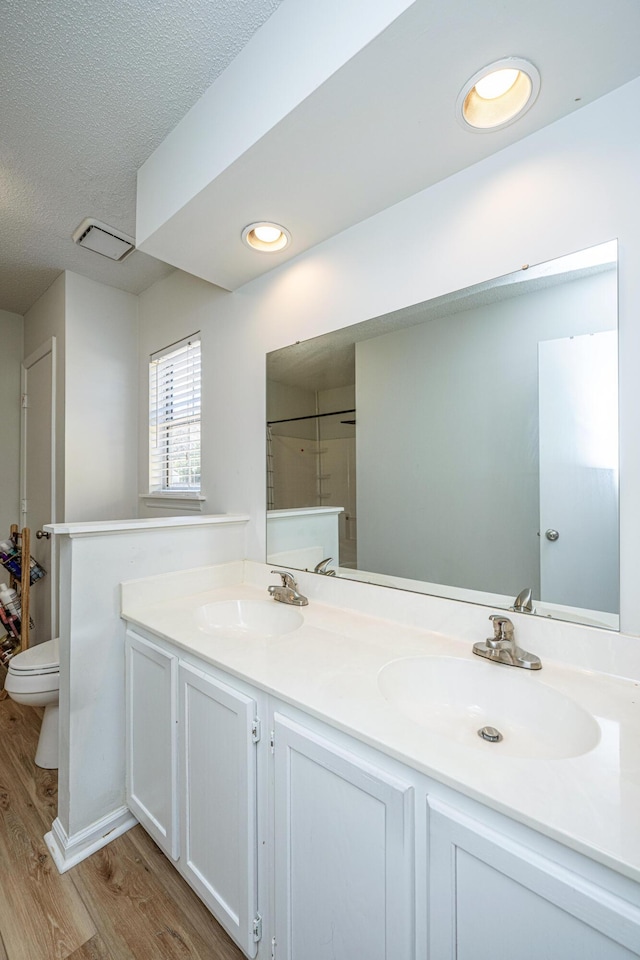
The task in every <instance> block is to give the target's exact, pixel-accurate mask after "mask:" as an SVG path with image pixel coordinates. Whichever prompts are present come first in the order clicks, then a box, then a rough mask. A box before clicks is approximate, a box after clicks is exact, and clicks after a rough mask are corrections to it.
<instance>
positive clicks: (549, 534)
mask: <svg viewBox="0 0 640 960" xmlns="http://www.w3.org/2000/svg"><path fill="white" fill-rule="evenodd" d="M545 537H546V538H547V540H551V542H552V543H555V542H556V540H559V539H560V534H559V533H558V531H557V530H553V529H552V528H551V527H549V529H548V530H547V531H546V533H545Z"/></svg>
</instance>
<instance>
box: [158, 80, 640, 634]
mask: <svg viewBox="0 0 640 960" xmlns="http://www.w3.org/2000/svg"><path fill="white" fill-rule="evenodd" d="M639 97H640V81H638V80H636V81H634V82H633V83H630V84H627V85H626V86H625V87H622V88H621V89H620V90H618V91H615V92H614V93H612V94H610V95H608V96H607V97H603V98H602V99H601V100H599V101H597V102H595V103H593V104H591V105H589V106H586V107H584V108H583V109H581V110H579V111H577V112H576V113H574V114H572V115H571V116H569V117H566V118H564V119H563V120H560V121H558V122H557V123H555V124H552V125H551V126H549V127H547V128H545V129H544V130H541V131H539V132H538V133H536V134H533V135H532V136H530V137H527V138H525V139H524V140H521V141H520V142H518V143H516V144H514V145H512V146H510V147H508V148H507V149H505V150H503V151H502V152H500V153H498V154H497V155H495V156H492V157H489V158H488V159H486V160H484V161H482V162H481V163H478V164H476V165H474V166H472V167H470V168H468V169H467V170H463V171H461V172H460V173H458V174H456V175H455V176H453V177H450V178H449V179H447V180H445V181H443V182H441V183H439V184H436V185H435V186H434V187H431V188H430V189H428V190H425V191H424V192H422V193H420V194H418V195H416V196H415V197H411V198H410V199H408V200H406V201H404V202H403V203H400V204H397V205H396V206H394V207H392V208H390V209H388V210H386V211H384V212H383V213H381V214H379V215H377V216H375V217H373V218H371V219H370V220H367V221H365V222H363V223H360V224H358V225H357V226H355V227H353V228H351V229H350V230H347V231H345V232H344V233H342V234H340V235H339V236H337V237H335V238H333V239H331V240H329V241H327V242H325V243H323V244H321V245H320V246H318V247H317V248H315V249H314V250H311V251H309V252H308V253H306V254H303V255H301V256H300V257H298V258H297V259H296V260H295V261H293V262H292V263H290V264H288V265H286V266H283V267H282V268H279V269H278V270H275V271H274V272H273V273H271V274H269V275H267V276H266V277H263V278H261V279H259V280H256V281H254V282H253V283H250V284H247V285H246V286H245V287H243V288H242V289H240V290H239V291H237V292H236V293H234V294H228V293H225V292H224V291H221V290H219V289H217V288H211V287H207V284H206V283H203V282H202V281H199V280H194V279H193V278H189V277H186V276H185V275H182V274H179V273H174V274H172V275H171V276H170V277H168V278H167V279H166V280H164V281H161V282H160V283H158V284H156V285H155V286H154V287H152V288H151V289H150V290H149V291H147V292H146V293H145V294H143V295H142V296H141V297H140V323H141V344H144V345H145V347H146V346H147V345H148V344H149V343H150V342H151V341H153V340H154V336H153V333H154V331H155V330H161V331H162V339H163V340H164V341H165V342H170V341H171V340H175V339H177V338H178V337H180V336H182V335H184V334H186V333H189V332H191V331H192V330H194V329H201V330H202V347H203V376H204V381H205V384H206V401H205V409H206V411H207V415H206V419H204V418H203V441H204V450H203V470H202V472H203V486H204V488H205V491H206V493H207V495H208V496H209V497H210V498H211V505H210V506H209V505H208V509H209V510H216V511H229V512H242V511H243V510H247V511H250V512H251V517H252V522H251V528H250V535H249V538H248V554H247V555H248V557H249V558H253V559H262V558H263V557H264V556H265V493H264V490H265V462H264V461H265V458H264V422H265V353H266V352H267V351H269V350H274V349H277V348H279V347H282V346H285V345H286V344H289V343H291V342H294V341H295V340H301V339H306V338H307V337H312V336H317V335H318V334H321V333H326V332H327V331H329V330H333V329H338V328H340V327H343V326H347V325H349V324H352V323H357V322H359V321H362V320H366V319H367V318H369V317H371V316H377V315H380V314H384V313H387V312H389V311H391V310H397V309H400V308H402V307H405V306H408V305H409V304H412V303H417V302H420V301H422V300H427V299H430V298H432V297H435V296H439V295H442V294H445V293H448V292H451V291H454V290H457V289H460V288H462V287H467V286H470V285H472V284H475V283H479V282H481V281H484V280H486V279H488V278H490V277H496V276H501V275H503V274H506V273H510V272H512V271H513V270H514V269H517V268H518V267H520V266H521V265H522V264H524V263H539V262H542V261H544V260H549V259H552V258H554V257H557V256H561V255H563V254H566V253H569V252H572V251H574V250H578V249H582V248H584V247H588V246H591V245H594V244H596V243H601V242H603V241H605V240H610V239H613V238H615V237H618V238H619V241H620V248H619V249H620V286H619V292H620V300H619V308H620V357H621V360H620V385H621V401H622V402H621V424H620V432H621V527H622V529H621V561H622V562H621V568H622V572H621V623H622V628H623V629H624V630H626V631H627V632H637V633H640V595H639V594H638V591H637V588H636V583H637V574H638V570H639V569H640V496H639V495H638V491H639V490H640V433H639V431H638V430H637V409H638V403H637V386H636V384H637V367H638V363H639V361H640V324H638V322H637V317H638V315H639V314H640V274H639V273H638V270H637V268H636V265H637V263H638V262H639V261H640V234H639V232H638V224H637V211H638V208H639V206H640V196H639V189H640V188H639V181H638V176H637V171H638V169H639V168H640V139H639V137H638V129H637V124H634V123H632V122H631V121H630V118H631V117H633V116H635V112H636V105H637V101H638V98H639ZM158 339H160V338H159V337H158ZM143 383H144V381H143ZM142 393H143V394H144V404H145V407H144V409H146V402H147V401H146V389H145V388H144V387H143V389H142ZM142 409H143V408H142V407H141V412H142ZM140 422H141V424H144V423H145V420H144V417H143V416H141V419H140ZM146 442H147V441H146V427H142V428H141V432H140V448H141V457H142V462H143V463H146V452H145V451H146ZM143 469H146V466H145V467H143Z"/></svg>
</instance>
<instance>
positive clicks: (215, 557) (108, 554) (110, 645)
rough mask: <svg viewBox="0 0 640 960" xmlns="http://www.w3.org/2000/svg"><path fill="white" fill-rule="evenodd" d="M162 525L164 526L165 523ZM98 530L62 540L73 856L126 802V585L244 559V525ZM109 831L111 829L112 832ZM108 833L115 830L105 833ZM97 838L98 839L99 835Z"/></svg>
mask: <svg viewBox="0 0 640 960" xmlns="http://www.w3.org/2000/svg"><path fill="white" fill-rule="evenodd" d="M161 522H162V521H161ZM150 524H151V525H150V526H148V527H146V528H141V529H127V528H126V524H125V525H124V527H123V528H122V529H120V530H117V529H114V528H115V527H117V525H116V524H113V525H111V528H108V529H102V530H100V529H98V530H96V529H94V532H87V533H77V534H76V533H73V532H72V533H71V534H64V533H62V534H59V535H57V538H58V539H59V540H60V556H61V567H60V616H61V623H60V766H59V784H58V788H59V790H58V819H59V821H60V823H61V826H62V829H63V834H64V846H65V847H66V846H67V844H68V845H69V850H65V851H64V855H65V856H67V855H69V856H72V855H73V852H74V847H75V846H76V845H78V846H79V847H80V848H82V847H83V843H84V842H85V841H86V838H84V840H83V837H82V834H83V831H86V830H88V831H89V832H91V831H90V828H91V826H92V825H93V824H95V823H96V821H100V820H101V819H102V818H103V817H109V816H112V815H114V813H117V812H118V811H120V810H121V809H122V807H123V805H124V802H125V796H124V789H125V756H124V634H125V627H124V621H123V620H121V619H120V588H119V584H120V583H121V582H122V581H123V580H132V579H135V578H138V577H147V576H150V575H153V574H155V573H166V572H169V571H175V570H184V569H189V568H191V567H198V566H208V565H209V564H213V563H223V562H225V561H227V560H241V559H242V557H243V554H244V552H245V551H244V536H245V533H244V530H245V524H244V522H243V521H242V519H240V520H239V521H238V522H229V523H218V524H216V523H210V522H207V521H204V523H203V525H195V526H179V525H172V524H171V521H170V520H169V521H168V525H167V526H164V527H158V526H153V521H150ZM107 829H109V828H107ZM104 832H106V829H105V831H104ZM91 839H92V840H95V839H97V838H96V837H95V836H92V837H91Z"/></svg>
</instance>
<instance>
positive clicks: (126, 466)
mask: <svg viewBox="0 0 640 960" xmlns="http://www.w3.org/2000/svg"><path fill="white" fill-rule="evenodd" d="M137 368H138V298H137V297H135V296H134V295H133V294H130V293H124V292H123V291H122V290H116V289H115V288H114V287H109V286H106V285H105V284H103V283H97V282H96V281H95V280H88V279H87V278H86V277H81V276H79V275H78V274H76V273H67V275H66V378H65V379H66V388H65V389H66V418H65V462H66V465H67V470H66V482H65V508H64V514H63V516H64V519H65V520H66V521H68V522H75V521H79V520H121V519H126V518H128V517H129V518H130V517H135V516H137V512H138V504H137V495H136V494H137V453H138V450H137V444H138V422H137V413H138V404H137V398H138V381H137V375H138V370H137Z"/></svg>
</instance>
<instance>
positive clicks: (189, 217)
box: [138, 0, 640, 290]
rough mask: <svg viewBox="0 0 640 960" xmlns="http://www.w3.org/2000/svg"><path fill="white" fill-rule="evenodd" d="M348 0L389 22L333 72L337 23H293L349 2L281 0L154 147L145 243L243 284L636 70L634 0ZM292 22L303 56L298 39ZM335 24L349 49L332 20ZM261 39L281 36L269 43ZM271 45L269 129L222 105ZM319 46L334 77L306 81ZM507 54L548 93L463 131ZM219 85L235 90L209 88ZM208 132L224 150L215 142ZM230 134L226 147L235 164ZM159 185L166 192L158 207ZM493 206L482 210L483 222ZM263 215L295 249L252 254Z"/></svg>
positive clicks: (189, 267) (142, 203)
mask: <svg viewBox="0 0 640 960" xmlns="http://www.w3.org/2000/svg"><path fill="white" fill-rule="evenodd" d="M345 2H346V3H347V5H348V8H349V10H350V11H351V10H353V9H357V10H359V11H360V17H361V18H362V19H363V20H367V19H370V20H372V22H373V18H374V15H375V14H376V13H377V12H379V9H378V8H381V7H384V8H388V9H389V10H390V12H391V15H390V17H389V23H390V25H389V26H387V27H386V28H385V27H384V26H383V27H381V28H379V33H378V34H377V35H375V33H374V34H373V36H372V39H371V40H370V41H369V42H366V43H365V44H364V45H363V46H362V48H361V49H359V50H357V51H356V52H355V53H354V54H353V55H352V56H351V57H350V59H348V60H346V61H345V62H344V63H343V64H342V65H340V64H338V66H337V68H336V66H335V65H334V57H333V49H332V48H331V44H330V43H329V42H328V40H327V36H326V33H327V30H326V29H325V30H323V31H317V32H316V33H315V34H314V33H313V32H312V31H311V30H308V31H307V32H303V31H302V30H301V29H300V25H299V24H298V20H299V7H300V4H302V5H303V7H304V9H305V10H307V11H309V19H310V21H311V22H314V18H315V17H316V14H317V11H318V9H320V10H323V9H324V10H325V11H326V14H325V15H326V23H328V24H329V25H330V26H331V25H334V24H335V23H336V22H340V23H342V21H341V17H342V12H343V11H341V3H339V2H338V0H285V3H283V4H282V6H281V7H280V8H279V9H278V11H277V13H276V14H275V15H274V16H273V17H272V18H271V19H270V20H269V21H268V23H266V24H265V26H264V27H263V29H262V30H260V31H258V32H257V33H256V34H255V35H254V37H253V38H252V40H251V42H250V43H249V44H248V45H247V47H245V49H244V50H243V51H242V52H241V53H240V54H239V56H238V57H237V58H236V60H235V62H234V64H233V66H232V68H231V70H230V71H227V72H226V73H225V74H224V75H223V76H222V77H220V78H219V80H218V81H217V82H216V83H215V84H214V85H213V88H212V91H209V92H208V94H207V96H206V98H203V100H202V101H200V102H199V104H198V106H197V107H196V108H195V109H194V111H192V112H191V114H190V116H189V117H187V118H185V120H184V121H183V122H182V123H181V124H179V125H178V127H177V128H176V129H175V130H174V131H173V132H172V134H171V135H170V136H169V137H168V138H167V140H166V141H165V142H164V143H163V144H162V145H161V146H160V147H159V148H158V149H157V150H156V151H155V153H154V154H153V155H152V157H151V158H150V160H149V161H147V163H146V164H145V166H143V167H142V169H141V171H140V174H139V201H138V211H139V234H138V241H139V243H141V247H142V249H144V250H146V251H148V252H149V253H152V254H153V255H155V256H158V257H161V258H162V259H164V260H166V261H167V262H170V263H173V264H175V265H176V266H178V267H181V268H182V269H184V270H186V271H188V272H190V273H194V274H196V275H197V276H199V277H202V278H204V279H206V280H209V281H211V282H213V283H216V284H218V285H220V286H222V287H225V288H227V289H229V290H234V289H236V288H237V287H239V286H242V285H243V284H245V283H247V282H248V281H250V280H252V279H254V278H255V277H257V276H260V275H261V274H262V273H265V272H266V271H268V270H270V269H273V267H275V266H278V265H280V264H282V263H284V262H286V261H287V260H288V259H291V258H292V257H295V256H296V255H297V254H299V253H300V252H302V251H304V250H306V249H308V248H309V247H312V246H314V245H315V244H317V243H319V242H320V241H322V240H323V239H326V238H327V237H330V236H332V235H334V234H336V233H338V232H340V231H341V230H344V229H346V228H348V227H349V226H351V225H353V224H354V223H358V222H360V221H362V220H365V219H367V218H368V217H370V216H372V215H373V214H375V213H377V212H379V211H380V210H382V209H384V208H386V207H388V206H391V205H392V204H395V203H397V202H399V201H401V200H403V199H405V198H407V197H409V196H411V195H412V194H414V193H416V192H418V191H419V190H422V189H424V188H426V187H428V186H431V185H432V184H435V183H437V182H438V181H440V180H443V179H445V178H446V177H449V176H451V175H452V174H453V173H455V172H457V171H459V170H461V169H463V168H465V167H468V166H471V165H472V164H474V163H477V162H479V161H481V160H483V159H484V158H486V157H488V156H489V155H490V154H492V153H495V152H497V151H499V150H501V149H502V148H504V147H506V146H508V145H509V144H511V143H513V142H515V141H517V140H520V139H522V138H523V137H526V136H527V135H528V134H530V133H533V132H534V131H536V130H538V129H540V128H542V127H544V126H546V125H548V124H551V123H553V122H554V121H555V120H558V119H560V118H561V117H563V116H565V115H566V114H568V113H571V112H573V111H575V110H578V109H580V108H581V107H582V106H585V105H586V104H588V103H589V102H591V101H593V100H595V99H597V98H599V97H601V96H603V95H605V94H606V93H609V92H611V91H612V90H613V89H615V88H616V87H619V86H621V85H622V84H624V83H626V82H628V81H630V80H632V79H634V78H635V77H636V76H637V75H638V74H639V73H640V60H639V58H638V52H637V51H638V38H639V37H640V3H638V2H637V0H610V2H608V3H607V4H603V3H602V0H562V2H561V3H558V2H557V0H537V2H536V3H534V4H531V3H528V2H524V0H511V2H510V3H508V4H506V3H505V2H504V0H477V2H475V3H469V0H448V2H447V3H440V2H435V0H415V2H413V3H409V4H407V3H404V4H403V3H402V2H401V0H395V2H394V0H379V3H378V4H375V5H374V4H367V3H365V2H363V0H342V4H344V3H345ZM404 8H406V9H404ZM312 14H313V16H312ZM296 18H297V19H296ZM394 18H395V19H394ZM292 24H294V25H297V26H298V32H299V34H300V46H301V47H303V48H304V51H305V53H306V59H305V58H302V57H301V55H300V50H299V49H297V48H296V47H295V46H294V45H291V44H290V43H289V38H290V35H291V32H292ZM276 27H277V28H278V29H280V31H281V36H282V38H283V42H282V44H281V45H280V47H278V46H277V39H278V37H277V34H276ZM354 33H355V29H354ZM336 34H337V35H340V40H341V44H342V46H343V47H344V37H343V36H342V34H341V33H340V30H338V29H337V28H336ZM265 37H268V38H269V44H270V45H269V46H267V47H266V49H263V48H262V47H261V39H262V38H265ZM314 43H315V45H314ZM269 49H271V50H274V49H277V52H278V56H276V57H274V58H273V59H272V61H271V62H270V64H269V78H268V82H269V84H271V85H272V86H273V84H274V77H275V78H277V80H278V81H279V82H280V84H281V87H282V88H283V89H285V88H286V90H287V94H288V97H289V100H290V101H292V103H291V106H290V107H289V108H288V110H287V112H286V113H285V112H283V113H282V115H281V117H280V118H278V119H277V120H276V121H275V122H274V123H273V124H272V126H271V128H270V129H267V130H266V131H265V130H264V129H262V127H261V125H260V120H261V117H260V115H259V114H258V115H255V114H254V112H252V111H251V110H250V109H247V110H238V111H236V113H235V114H234V115H233V116H230V117H228V118H225V110H224V104H225V103H227V102H228V100H229V99H230V98H231V99H235V100H236V101H237V102H238V103H242V102H245V101H246V100H247V96H248V94H247V91H248V90H249V91H250V90H251V86H250V85H251V84H254V87H255V89H256V90H258V87H259V83H260V80H259V77H256V71H257V65H258V66H259V64H260V63H261V62H263V61H264V59H265V56H266V55H267V54H268V52H269ZM258 52H259V53H261V54H262V56H260V57H258V56H256V53H258ZM323 54H324V56H325V61H326V63H327V65H328V66H327V69H326V71H325V73H324V75H322V71H321V70H317V71H316V73H317V75H318V76H320V77H321V79H320V82H319V83H318V84H317V85H316V87H315V89H312V90H309V84H308V83H307V71H305V69H304V66H305V63H306V62H307V61H308V60H313V61H314V63H315V62H316V61H318V60H320V59H321V57H322V55H323ZM505 56H519V57H525V58H527V59H529V60H531V61H532V62H533V63H534V64H535V65H536V66H537V68H538V69H539V71H540V74H541V80H542V83H541V89H540V94H539V97H538V100H537V102H536V103H535V105H534V106H533V108H532V109H531V110H530V111H529V112H528V113H527V114H526V116H524V117H523V118H522V119H521V120H519V121H518V122H516V123H514V124H513V125H512V126H509V127H507V128H505V129H502V130H499V131H496V132H493V133H472V132H469V131H467V130H464V129H463V128H462V126H461V125H460V124H459V123H458V122H457V121H456V118H455V103H456V98H457V96H458V93H459V91H460V89H461V88H462V86H463V84H464V83H465V81H466V80H467V79H468V78H469V77H470V76H471V75H473V74H474V73H475V72H476V71H477V70H478V69H480V68H481V67H483V66H485V65H486V64H488V63H491V62H492V61H494V60H497V59H499V58H502V57H505ZM254 78H255V79H254ZM218 86H220V87H221V88H223V89H224V94H225V97H224V98H223V97H218V98H217V99H216V97H215V96H213V95H212V92H213V91H215V90H216V87H218ZM295 93H298V97H297V99H294V94H295ZM259 96H260V94H259V93H256V98H258V99H259ZM227 113H229V111H228V110H227ZM629 122H630V123H633V122H634V118H632V117H630V118H629ZM212 130H214V131H215V139H216V149H215V150H212V149H206V148H205V145H207V144H210V142H211V139H212V137H211V131H212ZM220 144H224V145H225V146H226V147H227V148H228V149H227V157H226V159H225V163H224V165H221V164H220V163H219V157H220V155H221V154H222V153H223V152H224V151H223V150H222V149H220V147H219V145H220ZM232 145H234V146H236V152H235V154H234V155H231V153H232V151H231V146H232ZM603 149H606V144H603ZM207 164H208V167H207ZM207 170H208V171H209V173H210V176H209V177H208V178H204V176H203V173H204V172H205V171H207ZM194 172H195V173H194ZM160 184H163V185H165V187H166V190H167V196H165V197H163V203H162V204H157V203H154V202H153V198H154V196H157V194H158V189H159V185H160ZM188 184H192V189H191V192H190V193H189V192H188V191H187V190H186V185H188ZM160 207H162V209H163V211H165V213H164V214H163V216H159V215H158V211H159V208H160ZM490 213H491V212H490V211H489V210H487V211H484V215H485V216H486V217H487V228H488V229H490ZM258 220H273V221H275V222H276V223H282V224H284V225H285V226H286V227H287V228H288V229H289V230H290V231H291V235H292V243H291V244H290V246H289V247H288V248H287V249H285V250H284V251H281V252H279V253H275V254H263V253H256V252H254V251H251V250H249V249H247V248H246V247H245V246H244V245H243V244H242V242H241V231H242V228H243V227H244V226H245V225H246V224H248V223H251V222H254V221H258ZM141 227H142V229H140V228H141Z"/></svg>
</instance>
